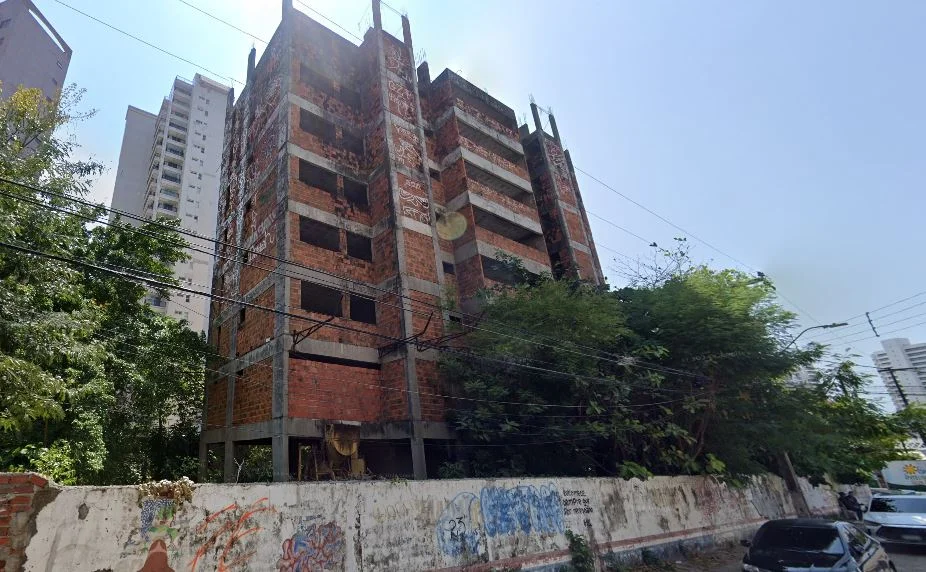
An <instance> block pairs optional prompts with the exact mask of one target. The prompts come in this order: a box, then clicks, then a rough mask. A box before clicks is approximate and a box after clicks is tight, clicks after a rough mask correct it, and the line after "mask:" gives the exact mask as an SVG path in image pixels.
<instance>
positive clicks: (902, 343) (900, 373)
mask: <svg viewBox="0 0 926 572" xmlns="http://www.w3.org/2000/svg"><path fill="white" fill-rule="evenodd" d="M881 347H883V348H884V350H883V351H880V352H875V353H873V354H871V360H872V361H873V362H874V363H875V367H877V368H878V373H880V374H881V379H882V380H883V381H884V385H885V386H886V387H887V391H888V393H890V395H891V399H892V400H893V401H894V406H895V407H897V409H903V408H904V406H905V405H904V402H903V398H902V397H901V396H900V392H899V391H898V390H897V385H898V384H899V385H900V387H901V388H902V389H903V392H904V394H905V395H906V398H907V401H909V402H910V403H926V344H911V343H910V340H908V339H907V338H891V339H888V340H881ZM892 374H893V377H892ZM895 378H896V380H897V383H894V379H895Z"/></svg>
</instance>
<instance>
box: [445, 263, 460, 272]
mask: <svg viewBox="0 0 926 572" xmlns="http://www.w3.org/2000/svg"><path fill="white" fill-rule="evenodd" d="M443 265H444V274H450V275H454V274H456V273H457V269H456V268H455V267H454V265H453V264H450V263H449V262H444V263H443Z"/></svg>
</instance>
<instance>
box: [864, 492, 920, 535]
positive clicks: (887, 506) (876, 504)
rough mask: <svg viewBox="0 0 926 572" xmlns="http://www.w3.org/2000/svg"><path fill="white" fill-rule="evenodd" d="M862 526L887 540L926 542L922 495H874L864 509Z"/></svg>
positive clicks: (871, 533)
mask: <svg viewBox="0 0 926 572" xmlns="http://www.w3.org/2000/svg"><path fill="white" fill-rule="evenodd" d="M865 529H866V530H867V531H868V534H870V535H871V536H873V537H874V538H876V539H877V540H879V541H881V542H885V543H888V544H922V545H926V495H917V494H914V495H911V494H890V495H880V494H879V495H875V496H874V497H872V499H871V505H870V506H869V507H868V510H867V511H866V512H865Z"/></svg>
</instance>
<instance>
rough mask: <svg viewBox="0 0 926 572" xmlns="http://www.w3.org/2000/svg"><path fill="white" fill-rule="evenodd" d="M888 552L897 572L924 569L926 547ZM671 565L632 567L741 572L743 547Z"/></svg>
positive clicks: (648, 571)
mask: <svg viewBox="0 0 926 572" xmlns="http://www.w3.org/2000/svg"><path fill="white" fill-rule="evenodd" d="M885 548H886V549H887V551H888V554H890V555H891V560H892V561H893V562H894V566H896V567H897V572H923V571H926V547H917V546H914V547H910V546H886V547H885ZM668 564H671V567H647V566H641V567H639V568H634V569H633V570H634V572H654V571H656V570H659V571H664V570H672V571H673V572H742V570H743V549H742V548H740V547H738V546H737V547H733V548H726V549H723V550H719V551H716V552H711V553H707V554H702V555H698V556H696V557H694V558H692V559H690V560H687V561H685V562H670V563H668Z"/></svg>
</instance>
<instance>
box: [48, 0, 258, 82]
mask: <svg viewBox="0 0 926 572" xmlns="http://www.w3.org/2000/svg"><path fill="white" fill-rule="evenodd" d="M54 1H55V2H57V3H58V4H61V5H62V6H64V7H65V8H68V9H70V10H73V11H74V12H77V13H78V14H80V15H82V16H85V17H87V18H90V19H91V20H93V21H94V22H97V23H99V24H102V25H104V26H106V27H107V28H109V29H111V30H115V31H116V32H119V33H120V34H122V35H124V36H127V37H129V38H132V39H133V40H135V41H137V42H141V43H142V44H145V45H146V46H148V47H149V48H154V49H155V50H157V51H159V52H161V53H163V54H167V55H168V56H170V57H172V58H175V59H177V60H180V61H181V62H184V63H187V64H190V65H191V66H193V67H197V68H199V69H201V70H203V71H204V72H206V73H208V74H209V75H212V76H215V77H221V78H225V79H229V80H231V81H233V82H237V83H240V84H241V85H245V83H244V82H243V81H238V80H236V79H235V78H233V77H231V76H226V75H222V74H220V73H216V72H214V71H212V70H210V69H209V68H207V67H206V66H202V65H200V64H197V63H196V62H193V61H190V60H188V59H186V58H184V57H183V56H178V55H177V54H175V53H173V52H169V51H167V50H165V49H164V48H162V47H159V46H157V45H155V44H152V43H151V42H148V41H146V40H143V39H141V38H139V37H138V36H135V35H133V34H130V33H129V32H126V31H125V30H123V29H121V28H118V27H116V26H113V25H112V24H110V23H108V22H104V21H103V20H100V19H99V18H97V17H95V16H91V15H90V14H88V13H86V12H83V11H81V10H78V9H77V8H75V7H73V6H71V5H70V4H67V3H65V2H62V1H61V0H54Z"/></svg>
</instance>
